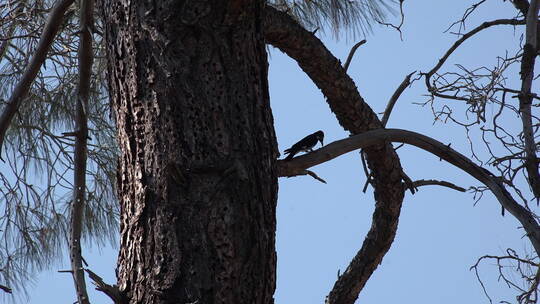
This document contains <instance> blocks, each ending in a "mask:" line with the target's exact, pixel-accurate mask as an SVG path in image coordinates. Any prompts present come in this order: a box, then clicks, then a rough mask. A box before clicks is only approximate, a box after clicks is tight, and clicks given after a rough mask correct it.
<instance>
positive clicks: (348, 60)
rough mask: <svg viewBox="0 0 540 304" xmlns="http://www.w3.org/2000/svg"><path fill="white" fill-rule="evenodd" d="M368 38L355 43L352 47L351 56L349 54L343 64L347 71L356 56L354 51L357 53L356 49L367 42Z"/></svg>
mask: <svg viewBox="0 0 540 304" xmlns="http://www.w3.org/2000/svg"><path fill="white" fill-rule="evenodd" d="M366 42H367V40H366V39H364V40H362V41H360V42H358V43H357V44H355V45H354V46H353V47H352V48H351V51H350V52H349V56H347V60H345V64H344V65H343V69H344V70H345V71H347V70H348V69H349V65H350V64H351V61H352V59H353V57H354V53H356V50H357V49H358V48H359V47H360V46H361V45H362V44H364V43H366Z"/></svg>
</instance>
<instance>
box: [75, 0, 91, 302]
mask: <svg viewBox="0 0 540 304" xmlns="http://www.w3.org/2000/svg"><path fill="white" fill-rule="evenodd" d="M93 13H94V2H93V0H82V2H81V10H80V46H79V86H78V96H77V106H76V111H77V113H76V120H75V127H76V131H75V132H76V136H75V151H74V154H75V157H74V162H73V163H74V169H73V170H74V173H73V175H74V181H73V186H74V189H73V201H72V204H71V234H70V240H69V249H70V259H71V269H72V270H73V282H74V284H75V290H76V292H77V300H78V303H79V304H90V300H89V299H88V293H87V290H86V282H85V278H84V271H83V265H82V263H83V258H82V254H81V233H82V225H83V210H84V205H85V203H86V199H85V193H86V163H87V155H88V147H87V142H86V141H87V138H88V122H87V121H88V117H87V115H88V111H87V110H86V109H87V108H88V98H89V88H90V76H91V74H92V61H93V57H92V56H93V55H92V32H91V29H92V27H93V23H94V19H93Z"/></svg>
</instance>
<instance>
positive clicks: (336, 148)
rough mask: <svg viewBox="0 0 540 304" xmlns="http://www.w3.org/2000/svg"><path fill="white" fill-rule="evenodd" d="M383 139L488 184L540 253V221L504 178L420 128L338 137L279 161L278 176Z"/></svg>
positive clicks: (374, 131)
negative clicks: (417, 150)
mask: <svg viewBox="0 0 540 304" xmlns="http://www.w3.org/2000/svg"><path fill="white" fill-rule="evenodd" d="M381 142H402V143H406V144H409V145H413V146H416V147H418V148H420V149H423V150H425V151H428V152H430V153H431V154H433V155H435V156H438V157H440V158H441V159H443V160H445V161H447V162H449V163H451V164H452V165H454V166H456V167H458V168H460V169H461V170H463V171H465V172H466V173H468V174H469V175H471V176H472V177H474V178H475V179H477V180H478V181H480V182H481V183H483V184H484V185H486V186H487V187H488V188H489V189H490V190H491V192H492V193H493V194H494V195H495V197H496V198H497V200H498V201H499V203H500V204H501V206H502V207H504V209H505V210H508V211H509V212H510V213H511V214H512V215H513V216H514V217H515V218H516V219H517V220H518V221H519V222H520V223H521V225H522V226H523V228H524V229H525V231H526V233H527V237H528V238H529V239H530V241H531V243H532V245H533V247H534V249H535V251H536V253H537V254H539V255H540V225H539V224H538V222H537V221H536V219H535V218H534V217H533V215H532V214H531V212H529V211H528V210H527V209H526V208H524V207H523V206H521V205H520V204H518V203H517V202H516V201H515V200H514V199H513V198H512V196H511V195H510V193H509V192H508V191H507V190H506V189H505V188H504V186H503V184H502V181H500V180H499V179H498V178H497V177H496V176H495V175H493V174H492V173H491V172H489V171H488V170H486V169H484V168H482V167H480V166H478V165H477V164H475V163H474V162H472V161H471V160H470V159H469V158H468V157H466V156H465V155H463V154H461V153H459V152H457V151H455V150H454V149H452V148H450V146H449V145H445V144H443V143H441V142H439V141H437V140H435V139H433V138H430V137H427V136H425V135H422V134H419V133H416V132H412V131H406V130H400V129H379V130H372V131H367V132H364V133H362V134H359V135H354V136H351V137H348V138H346V139H342V140H338V141H335V142H333V143H330V144H328V145H326V146H324V147H322V148H320V149H318V150H316V151H314V152H313V153H309V154H306V155H301V156H299V157H295V158H293V159H292V160H290V161H288V162H284V161H278V176H283V175H285V174H287V175H289V174H294V173H295V172H297V171H301V170H305V169H307V168H310V167H312V166H315V165H318V164H321V163H323V162H326V161H329V160H331V159H334V158H336V157H338V156H340V155H342V154H345V153H348V152H350V151H354V150H358V149H364V148H366V147H369V146H371V145H377V144H380V143H381Z"/></svg>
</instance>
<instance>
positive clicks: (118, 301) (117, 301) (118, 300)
mask: <svg viewBox="0 0 540 304" xmlns="http://www.w3.org/2000/svg"><path fill="white" fill-rule="evenodd" d="M84 270H85V271H86V272H87V273H88V276H89V277H90V279H91V280H92V281H94V282H93V283H94V284H95V285H96V290H98V291H101V292H103V293H104V294H106V295H107V296H108V297H109V298H111V300H113V302H114V304H124V303H127V302H128V301H127V300H126V298H125V296H124V294H123V293H122V292H121V291H120V289H119V288H118V286H116V285H109V284H107V283H105V281H103V278H101V277H100V276H99V275H97V274H96V273H95V272H93V271H92V270H90V269H88V268H86V269H84Z"/></svg>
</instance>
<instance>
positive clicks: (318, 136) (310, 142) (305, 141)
mask: <svg viewBox="0 0 540 304" xmlns="http://www.w3.org/2000/svg"><path fill="white" fill-rule="evenodd" d="M323 139H324V132H323V131H320V130H319V131H317V132H315V133H313V134H310V135H308V136H306V137H304V138H302V139H301V140H300V141H299V142H297V143H295V144H294V145H292V147H290V148H289V149H287V150H285V154H289V155H288V156H287V158H285V160H291V159H292V158H293V157H294V155H296V154H297V153H298V152H301V151H304V152H311V151H313V147H315V145H316V144H317V142H318V141H320V142H321V146H324V144H323Z"/></svg>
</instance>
